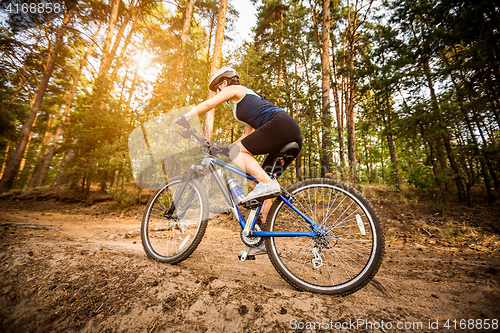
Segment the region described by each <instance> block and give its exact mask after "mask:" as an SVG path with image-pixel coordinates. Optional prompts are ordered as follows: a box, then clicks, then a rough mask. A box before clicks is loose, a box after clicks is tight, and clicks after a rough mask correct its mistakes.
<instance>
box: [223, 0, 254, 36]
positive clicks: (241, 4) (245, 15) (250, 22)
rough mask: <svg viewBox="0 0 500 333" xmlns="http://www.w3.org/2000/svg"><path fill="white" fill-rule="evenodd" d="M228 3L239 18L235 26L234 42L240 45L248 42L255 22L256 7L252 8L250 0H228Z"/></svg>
mask: <svg viewBox="0 0 500 333" xmlns="http://www.w3.org/2000/svg"><path fill="white" fill-rule="evenodd" d="M229 3H230V4H231V5H233V6H234V8H236V10H237V11H238V12H240V17H239V18H238V21H237V22H236V24H235V29H236V35H235V36H234V39H235V42H236V44H238V45H241V44H242V43H243V41H245V40H250V36H251V33H252V31H251V29H252V28H253V27H254V26H255V23H256V21H257V8H256V7H257V6H258V5H257V6H254V5H253V4H252V3H251V2H250V0H230V1H229Z"/></svg>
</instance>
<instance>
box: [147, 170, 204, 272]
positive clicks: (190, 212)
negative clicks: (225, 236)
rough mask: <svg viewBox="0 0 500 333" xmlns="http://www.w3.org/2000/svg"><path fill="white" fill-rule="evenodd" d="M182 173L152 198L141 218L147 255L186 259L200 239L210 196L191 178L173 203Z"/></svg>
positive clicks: (172, 261) (167, 259)
mask: <svg viewBox="0 0 500 333" xmlns="http://www.w3.org/2000/svg"><path fill="white" fill-rule="evenodd" d="M181 184H182V177H175V178H172V179H171V180H170V181H169V182H168V183H167V184H166V185H164V186H162V187H160V188H158V189H157V190H156V192H155V193H154V194H153V196H151V198H150V199H149V202H148V204H147V205H146V210H145V212H144V216H143V219H142V226H141V237H142V246H143V248H144V250H145V251H146V253H147V255H148V256H149V257H150V258H152V259H154V260H157V261H160V262H166V263H170V264H176V263H179V262H181V261H183V260H185V259H187V258H188V257H189V256H190V255H191V253H193V251H194V250H195V249H196V248H197V247H198V244H199V243H200V242H201V239H202V238H203V235H204V234H205V230H206V228H207V220H208V199H207V196H206V194H205V192H204V191H203V190H202V188H201V186H200V184H199V183H198V182H197V181H196V180H194V179H193V180H191V181H190V182H189V183H188V184H187V186H186V188H185V190H184V192H183V193H182V195H181V197H180V199H179V202H177V203H176V205H174V198H175V197H176V195H177V193H178V191H179V189H180V186H181Z"/></svg>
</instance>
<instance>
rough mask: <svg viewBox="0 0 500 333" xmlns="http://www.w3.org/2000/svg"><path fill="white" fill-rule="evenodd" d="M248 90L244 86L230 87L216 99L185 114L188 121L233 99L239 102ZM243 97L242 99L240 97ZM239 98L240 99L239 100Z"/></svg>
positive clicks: (201, 104)
mask: <svg viewBox="0 0 500 333" xmlns="http://www.w3.org/2000/svg"><path fill="white" fill-rule="evenodd" d="M245 92H246V88H244V87H243V86H236V85H234V86H229V87H226V88H224V89H222V91H221V92H220V93H218V94H217V95H215V96H214V97H212V98H210V99H207V100H206V101H204V102H202V103H200V104H198V105H197V106H196V107H195V108H194V109H192V110H191V111H189V112H188V113H186V114H185V116H186V119H187V120H191V119H193V118H194V117H197V116H201V115H202V114H205V113H207V112H208V111H210V110H212V109H213V108H215V107H216V106H217V105H219V104H221V103H223V102H225V101H229V100H231V99H235V98H237V99H238V100H239V99H240V98H241V97H242V96H244V94H245ZM240 95H242V96H241V97H239V96H240ZM238 97H239V98H238Z"/></svg>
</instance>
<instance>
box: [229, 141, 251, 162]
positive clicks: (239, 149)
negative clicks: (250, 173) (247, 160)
mask: <svg viewBox="0 0 500 333" xmlns="http://www.w3.org/2000/svg"><path fill="white" fill-rule="evenodd" d="M240 153H242V154H248V155H250V156H253V155H252V153H250V152H249V151H248V150H247V149H246V148H245V147H244V146H243V145H242V144H241V142H238V143H237V144H235V145H234V146H233V148H231V150H230V151H229V158H230V159H231V160H232V161H234V160H235V159H236V158H237V157H238V155H239V154H240Z"/></svg>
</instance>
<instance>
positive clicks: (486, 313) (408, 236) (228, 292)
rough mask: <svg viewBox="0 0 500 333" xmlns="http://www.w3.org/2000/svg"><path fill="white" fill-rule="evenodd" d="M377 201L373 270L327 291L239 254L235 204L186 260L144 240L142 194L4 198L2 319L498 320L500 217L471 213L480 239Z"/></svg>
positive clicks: (250, 326) (150, 322)
mask: <svg viewBox="0 0 500 333" xmlns="http://www.w3.org/2000/svg"><path fill="white" fill-rule="evenodd" d="M374 201H375V202H376V203H377V206H378V207H377V208H378V209H379V212H380V215H381V217H382V220H383V223H384V225H385V229H386V233H387V235H386V238H387V247H386V256H385V260H384V263H383V265H382V267H381V269H380V271H379V273H378V274H377V276H376V281H375V282H374V283H370V284H369V285H368V286H367V287H365V288H364V289H362V290H360V291H358V292H356V293H355V294H353V295H350V296H347V297H330V296H324V295H314V294H309V293H303V292H298V291H296V290H294V289H293V288H292V287H290V286H289V285H288V284H287V283H286V282H285V281H284V280H282V279H281V278H280V276H279V275H278V274H277V273H276V272H275V270H274V269H273V267H272V265H271V263H270V262H269V259H268V258H267V257H266V256H259V257H258V258H257V260H255V261H246V262H244V263H242V262H240V261H238V259H237V255H238V253H239V252H240V250H241V249H242V245H241V241H240V239H239V233H238V229H237V228H239V227H238V226H237V223H236V222H235V221H231V220H230V217H229V216H227V215H221V216H220V217H218V218H217V219H213V220H212V221H211V224H210V226H209V228H208V230H207V233H206V236H205V238H204V239H203V241H202V243H201V244H200V246H199V247H198V249H197V250H196V251H195V252H194V254H193V255H192V256H191V257H190V258H189V259H188V260H186V261H184V262H182V263H181V264H178V265H175V266H170V265H166V264H159V263H157V262H154V261H152V260H150V259H148V258H147V257H146V254H145V253H144V251H143V249H142V245H141V240H140V235H138V233H137V230H139V228H140V218H141V216H140V214H141V211H140V209H142V208H143V206H142V207H139V208H136V209H135V210H132V211H129V212H128V213H127V214H120V213H116V212H115V213H109V212H108V213H106V214H104V213H103V212H105V211H106V207H107V206H106V205H107V204H105V203H104V204H95V205H93V206H90V207H84V206H82V205H76V204H65V203H62V202H58V201H55V200H45V201H36V200H21V201H16V200H13V199H0V212H1V213H0V224H1V225H2V226H1V229H0V247H1V252H0V264H1V266H0V281H1V282H0V284H1V288H0V331H1V332H49V331H50V332H163V331H166V332H285V331H304V330H305V331H311V330H312V331H317V330H318V329H320V328H321V329H325V330H326V331H328V330H329V329H331V330H332V331H333V330H334V329H335V330H336V331H346V332H347V331H353V330H354V329H357V330H359V331H371V329H370V328H373V329H377V330H380V331H383V332H387V331H406V332H410V331H411V332H413V331H434V332H435V331H436V330H433V329H432V328H435V327H436V326H435V325H438V327H439V330H440V331H445V330H446V329H445V327H444V325H445V323H446V320H448V319H449V320H450V321H449V322H448V323H449V324H450V325H451V327H450V328H454V325H455V324H454V322H453V320H455V319H456V320H457V321H456V322H455V323H456V325H457V328H460V326H459V324H460V320H462V319H467V320H469V319H475V320H476V321H475V324H474V326H469V328H478V326H476V325H478V324H477V323H482V324H484V323H490V325H492V324H493V323H494V320H497V321H496V322H497V323H498V320H500V285H499V283H500V274H499V272H500V256H499V253H500V245H499V243H498V242H496V241H495V240H497V239H498V230H496V229H494V225H499V224H498V221H495V220H491V219H485V218H483V217H480V218H479V219H478V218H477V217H474V218H472V219H471V218H470V216H473V215H471V214H470V212H469V215H464V216H468V217H464V219H467V218H468V219H469V220H467V221H469V223H472V224H473V221H476V222H477V221H479V220H481V219H484V221H486V220H487V222H484V223H483V224H485V225H483V226H481V228H482V229H481V230H483V231H484V230H486V231H484V234H485V235H486V236H484V237H483V238H481V239H482V240H484V241H483V242H482V243H481V244H483V245H481V244H479V243H478V245H475V244H468V245H467V244H466V243H463V242H459V241H453V240H451V241H443V240H441V239H439V238H436V237H433V236H432V235H433V234H435V233H436V230H437V229H436V230H434V229H432V228H431V227H432V225H430V224H429V223H430V222H429V221H434V222H436V219H437V222H436V223H435V224H436V225H438V224H439V221H440V218H441V217H443V216H436V214H434V213H433V214H431V213H429V212H428V211H423V212H422V211H421V212H420V213H417V212H418V209H417V208H416V209H415V210H412V213H411V214H410V213H409V214H410V215H411V221H408V220H409V219H410V218H409V217H408V216H410V215H408V214H406V213H405V214H403V216H401V214H400V211H399V210H398V208H397V207H392V208H384V207H385V205H384V202H383V201H381V200H374ZM443 218H444V217H443ZM417 220H418V221H424V222H425V223H424V222H422V223H423V224H421V226H422V227H421V228H419V227H418V226H419V224H418V223H417V222H415V221H417ZM442 221H444V220H442ZM471 221H472V222H471ZM476 224H477V223H476ZM415 226H417V227H415ZM488 226H489V227H488ZM445 227H446V225H444V226H443V228H445ZM488 228H490V229H488ZM491 228H493V229H494V230H493V229H491ZM474 230H476V229H474ZM492 230H493V232H492ZM488 237H489V238H488ZM488 239H489V240H488ZM469 243H470V242H469ZM437 320H438V322H436V321H437ZM462 323H464V322H462ZM431 324H432V325H431ZM342 325H343V328H342ZM469 325H471V324H469ZM498 325H500V323H498ZM484 327H485V326H484V325H483V326H482V329H480V330H478V329H474V330H473V329H469V328H466V329H465V330H460V331H481V330H484ZM498 327H500V326H498ZM314 328H315V329H314ZM398 328H400V329H398ZM452 331H453V330H452ZM489 331H491V329H490V330H489Z"/></svg>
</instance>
